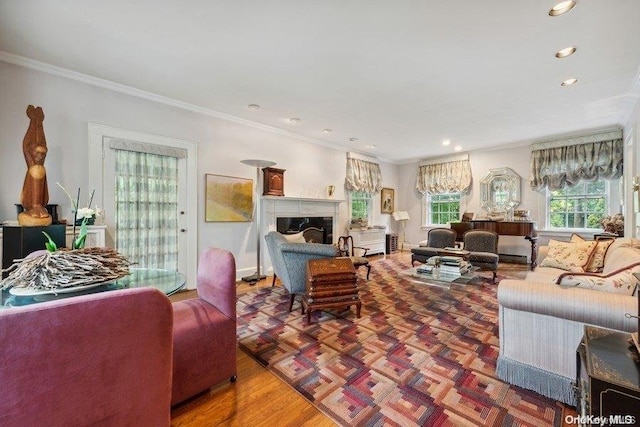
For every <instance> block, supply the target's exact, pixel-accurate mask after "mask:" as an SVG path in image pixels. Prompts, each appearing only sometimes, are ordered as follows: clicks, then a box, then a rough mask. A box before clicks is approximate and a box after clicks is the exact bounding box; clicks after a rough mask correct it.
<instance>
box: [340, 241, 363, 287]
mask: <svg viewBox="0 0 640 427" xmlns="http://www.w3.org/2000/svg"><path fill="white" fill-rule="evenodd" d="M356 249H359V250H362V251H363V253H362V254H361V255H356ZM368 250H369V248H363V247H361V246H354V244H353V236H340V238H338V252H339V253H340V256H343V257H348V258H349V259H351V262H353V266H354V267H355V268H356V269H358V268H360V267H367V280H369V273H370V272H371V264H369V260H368V259H367V251H368Z"/></svg>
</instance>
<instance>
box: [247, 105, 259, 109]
mask: <svg viewBox="0 0 640 427" xmlns="http://www.w3.org/2000/svg"><path fill="white" fill-rule="evenodd" d="M247 107H249V109H250V110H259V109H260V106H259V105H258V104H249V105H247Z"/></svg>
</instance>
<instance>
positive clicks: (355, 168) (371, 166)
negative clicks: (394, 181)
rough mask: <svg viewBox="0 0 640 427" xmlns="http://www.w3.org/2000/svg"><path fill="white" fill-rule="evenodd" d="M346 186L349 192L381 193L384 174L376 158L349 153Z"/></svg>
mask: <svg viewBox="0 0 640 427" xmlns="http://www.w3.org/2000/svg"><path fill="white" fill-rule="evenodd" d="M345 186H346V187H347V190H349V191H364V192H366V193H370V194H376V193H379V192H380V190H381V189H382V172H381V171H380V165H379V164H378V161H377V159H376V158H375V157H369V156H364V155H362V154H357V153H347V177H346V179H345Z"/></svg>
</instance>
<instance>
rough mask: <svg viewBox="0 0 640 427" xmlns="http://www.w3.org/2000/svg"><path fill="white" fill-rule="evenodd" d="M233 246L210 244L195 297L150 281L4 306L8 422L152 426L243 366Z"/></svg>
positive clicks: (0, 348)
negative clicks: (181, 296)
mask: <svg viewBox="0 0 640 427" xmlns="http://www.w3.org/2000/svg"><path fill="white" fill-rule="evenodd" d="M235 275H236V271H235V260H234V258H233V255H232V254H231V253H230V252H228V251H226V250H223V249H216V248H207V249H205V250H204V251H203V253H202V255H201V257H200V262H199V264H198V276H197V289H198V296H197V297H196V298H193V299H188V300H183V301H179V302H175V303H173V304H171V302H170V300H169V298H167V296H166V295H164V294H163V293H162V292H160V291H159V290H156V289H153V288H135V289H123V290H117V291H110V292H100V293H96V294H91V295H82V296H74V297H70V298H64V299H60V300H55V301H49V302H42V303H37V304H31V305H27V306H22V307H14V308H7V309H0V340H1V342H2V345H0V360H2V363H0V381H1V384H2V399H0V425H1V426H27V425H28V426H31V425H33V426H37V425H47V426H75V425H154V426H163V425H167V426H168V425H169V423H170V407H171V405H175V404H177V403H180V402H182V401H184V400H186V399H188V398H190V397H192V396H194V395H196V394H198V393H200V392H202V391H205V390H207V389H209V388H210V387H211V386H213V385H215V384H218V383H220V382H222V381H225V380H229V379H231V380H232V381H234V380H235V375H236V347H237V346H236V311H235V310H236V282H235V278H236V276H235Z"/></svg>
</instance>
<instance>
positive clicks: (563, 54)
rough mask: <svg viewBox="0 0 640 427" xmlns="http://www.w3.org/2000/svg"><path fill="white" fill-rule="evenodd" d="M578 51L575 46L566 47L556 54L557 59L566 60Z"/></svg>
mask: <svg viewBox="0 0 640 427" xmlns="http://www.w3.org/2000/svg"><path fill="white" fill-rule="evenodd" d="M576 50H578V48H577V47H575V46H569V47H565V48H564V49H560V50H559V51H557V52H556V58H566V57H567V56H569V55H573V54H574V53H576Z"/></svg>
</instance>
